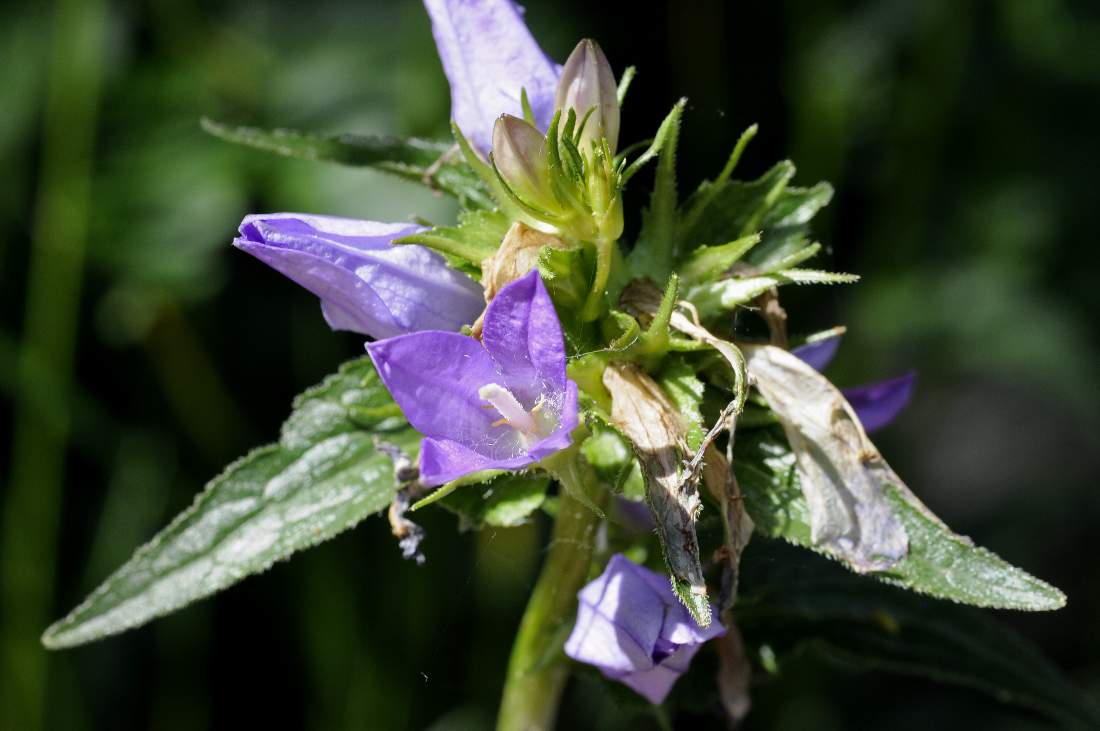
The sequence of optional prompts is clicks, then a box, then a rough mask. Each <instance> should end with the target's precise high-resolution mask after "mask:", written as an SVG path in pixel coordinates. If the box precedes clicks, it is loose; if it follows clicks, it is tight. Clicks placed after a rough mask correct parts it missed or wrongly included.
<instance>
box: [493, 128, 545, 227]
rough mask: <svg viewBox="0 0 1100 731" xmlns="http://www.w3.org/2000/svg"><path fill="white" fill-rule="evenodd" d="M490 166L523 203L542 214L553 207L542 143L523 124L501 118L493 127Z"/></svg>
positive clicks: (534, 132) (533, 130)
mask: <svg viewBox="0 0 1100 731" xmlns="http://www.w3.org/2000/svg"><path fill="white" fill-rule="evenodd" d="M492 158H493V163H494V164H495V165H496V167H497V170H498V171H500V176H501V177H502V178H504V181H505V182H506V183H508V185H509V187H511V189H512V191H513V192H514V193H516V195H518V196H519V197H520V198H522V199H523V200H524V202H526V203H529V204H531V205H533V206H537V207H539V208H543V209H545V210H553V209H554V208H555V207H557V201H556V199H555V198H554V193H553V191H552V189H551V187H550V176H549V173H548V172H547V167H546V139H545V138H544V137H543V136H542V133H541V132H539V131H538V130H537V129H535V128H534V127H532V126H531V125H530V124H528V123H527V122H525V121H523V120H522V119H519V118H518V117H513V116H512V115H510V114H502V115H500V117H499V118H498V119H497V121H496V124H495V125H494V126H493V153H492Z"/></svg>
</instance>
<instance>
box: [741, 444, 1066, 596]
mask: <svg viewBox="0 0 1100 731" xmlns="http://www.w3.org/2000/svg"><path fill="white" fill-rule="evenodd" d="M735 457H736V459H735V465H734V471H735V472H736V474H737V479H738V481H739V482H740V484H741V489H742V491H743V493H744V495H745V503H746V507H747V508H748V511H749V515H750V516H751V517H752V519H753V522H754V523H755V524H756V529H757V530H758V531H759V532H761V533H764V534H765V535H769V536H772V537H775V538H783V539H785V540H787V541H790V542H791V543H794V544H797V545H799V546H803V547H805V548H809V549H812V550H815V551H818V552H821V549H820V547H818V546H816V545H814V543H813V541H812V540H811V538H810V514H809V508H808V507H807V505H806V501H805V499H804V498H803V495H802V490H801V487H800V485H799V480H798V473H797V469H796V462H795V456H794V454H793V453H792V452H791V450H790V447H789V446H788V444H787V441H786V439H785V438H784V437H783V435H782V432H781V431H778V432H777V430H775V429H753V430H749V431H747V432H739V433H738V436H737V442H736V454H735ZM889 497H890V500H891V501H892V502H893V503H894V506H895V509H896V511H897V515H898V518H899V519H900V520H901V523H902V525H903V526H904V527H905V531H906V533H907V534H908V537H909V551H908V554H907V555H906V557H905V558H903V559H901V561H899V562H898V563H897V564H896V565H895V566H894V567H893V568H891V569H890V570H889V571H884V572H877V573H870V574H869V575H870V576H874V577H876V578H878V579H880V580H882V581H885V582H887V583H891V584H896V585H898V586H902V587H905V588H907V589H910V590H912V591H916V592H919V593H922V594H928V595H929V596H934V597H938V598H940V599H949V600H951V601H955V602H959V603H962V604H971V605H973V606H977V607H992V608H999V609H1021V610H1029V611H1042V610H1051V609H1058V608H1060V607H1062V606H1064V605H1065V601H1066V598H1065V595H1064V594H1062V592H1060V591H1058V589H1056V588H1054V587H1053V586H1051V585H1050V584H1047V583H1046V582H1044V581H1041V580H1039V579H1037V578H1035V577H1034V576H1031V575H1030V574H1028V573H1026V572H1025V571H1022V570H1021V569H1018V568H1016V567H1014V566H1012V565H1010V564H1008V563H1007V562H1005V561H1004V560H1002V559H1001V558H1000V557H998V556H997V555H996V554H994V553H992V552H991V551H988V550H986V549H984V548H979V547H977V546H975V545H973V544H972V543H971V542H970V541H969V540H968V539H966V538H963V537H961V536H958V535H956V534H954V533H952V532H951V531H950V530H949V529H948V528H947V527H946V526H944V525H943V524H942V523H940V522H939V521H938V520H935V519H934V518H933V517H932V516H931V515H929V514H927V513H926V512H924V511H922V510H920V509H919V508H917V507H916V506H914V505H911V504H910V503H909V502H908V501H907V500H906V499H905V498H904V497H902V495H901V493H900V492H898V491H896V490H893V491H892V494H890V496H889Z"/></svg>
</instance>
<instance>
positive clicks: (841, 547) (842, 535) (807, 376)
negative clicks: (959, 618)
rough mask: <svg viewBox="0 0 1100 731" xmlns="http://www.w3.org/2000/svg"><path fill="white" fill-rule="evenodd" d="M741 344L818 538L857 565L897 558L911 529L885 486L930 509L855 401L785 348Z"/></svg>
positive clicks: (884, 565) (879, 565) (870, 566)
mask: <svg viewBox="0 0 1100 731" xmlns="http://www.w3.org/2000/svg"><path fill="white" fill-rule="evenodd" d="M743 347H744V353H745V356H746V359H747V362H748V370H749V374H750V375H751V376H752V379H753V383H754V385H755V386H756V387H757V389H758V390H759V391H760V393H761V395H763V397H764V399H765V400H766V401H767V402H768V405H769V406H770V407H771V409H772V411H773V412H774V413H775V415H776V417H777V418H778V419H779V422H780V424H782V426H783V430H784V432H785V433H786V435H787V441H788V442H790V445H791V449H792V451H793V452H794V454H795V456H796V458H797V463H798V471H799V477H800V480H799V482H800V484H801V486H802V492H803V494H804V495H805V498H806V503H807V505H808V506H809V510H810V528H811V538H812V540H813V542H814V543H815V544H818V545H820V546H822V547H823V548H824V549H826V550H827V551H829V552H830V553H832V554H834V555H835V556H837V557H838V558H840V559H841V560H843V561H844V562H845V563H847V564H848V565H850V566H851V567H852V568H853V569H854V570H856V571H860V572H868V571H884V570H886V569H889V568H890V567H892V566H894V565H895V564H896V563H897V562H898V561H900V560H901V559H903V558H904V557H905V555H906V553H907V552H908V546H909V537H908V535H907V533H906V531H905V527H904V526H903V525H902V523H901V521H900V520H899V519H898V517H897V515H896V514H895V512H894V510H893V508H892V506H891V504H890V499H889V496H888V495H889V494H888V490H887V486H888V485H893V486H895V487H896V488H897V489H899V490H902V491H903V492H904V493H906V494H907V499H911V501H912V502H913V503H914V504H915V505H918V506H919V507H920V508H921V509H922V510H923V511H925V512H927V509H926V508H924V506H923V505H920V503H919V501H917V499H916V498H915V497H913V496H912V494H911V493H909V492H908V489H907V488H906V487H905V485H904V483H903V482H902V481H901V480H900V479H899V478H898V476H897V475H896V474H895V473H894V472H893V470H891V469H890V466H889V465H888V464H886V461H885V460H883V458H882V455H880V454H879V452H878V450H877V449H876V448H875V446H874V444H872V443H871V440H870V439H868V438H867V434H866V433H865V432H864V430H863V426H862V425H861V424H860V422H859V419H858V418H857V417H856V415H855V412H854V411H853V410H852V407H851V406H849V405H848V402H847V401H846V400H845V399H844V396H843V395H841V393H840V391H839V390H838V389H837V388H836V387H835V386H833V385H832V384H831V383H829V381H828V380H827V379H826V378H825V377H824V376H822V375H821V374H820V373H818V372H817V371H815V370H814V369H813V368H812V367H810V366H809V365H807V364H806V363H804V362H803V361H802V360H801V359H799V358H798V357H797V356H794V355H792V354H791V353H789V352H787V351H786V350H783V349H782V348H777V347H774V346H771V345H745V346H743ZM929 515H930V514H929Z"/></svg>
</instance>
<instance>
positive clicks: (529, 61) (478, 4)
mask: <svg viewBox="0 0 1100 731" xmlns="http://www.w3.org/2000/svg"><path fill="white" fill-rule="evenodd" d="M424 6H425V7H426V8H427V9H428V15H430V16H431V19H432V35H433V36H435V45H436V48H437V49H438V50H439V58H440V60H441V61H442V62H443V71H444V72H445V73H446V74H447V80H448V81H449V82H450V84H451V118H452V119H453V120H454V121H455V124H457V125H458V128H459V129H460V130H462V133H463V134H464V135H465V136H466V138H467V139H468V140H469V141H470V144H472V145H473V146H474V148H475V149H476V150H478V151H479V152H481V153H482V154H483V155H485V154H488V152H489V149H490V147H491V145H492V139H493V123H494V122H495V121H496V120H497V117H499V116H500V115H502V114H511V115H512V116H515V117H522V116H523V106H522V104H521V102H520V92H521V90H526V92H527V101H528V103H529V104H530V105H531V111H532V112H533V113H534V118H535V120H534V121H535V126H536V127H538V128H539V129H540V130H542V131H545V130H546V128H547V127H548V126H550V120H551V119H552V118H553V116H554V95H555V93H556V91H557V85H558V77H559V76H561V67H560V66H558V65H557V64H556V63H554V62H553V61H551V60H550V58H549V57H547V55H546V54H545V53H543V52H542V49H541V48H539V45H538V43H536V42H535V39H534V38H533V37H532V36H531V31H529V30H527V26H526V24H524V22H523V9H522V8H521V7H520V6H519V5H516V4H515V3H514V2H512V0H424Z"/></svg>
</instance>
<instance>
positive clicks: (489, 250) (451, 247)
mask: <svg viewBox="0 0 1100 731" xmlns="http://www.w3.org/2000/svg"><path fill="white" fill-rule="evenodd" d="M510 225H511V222H510V221H509V219H508V217H507V216H506V215H504V214H503V213H501V212H500V211H466V212H463V213H460V214H458V225H457V226H436V227H435V228H432V229H429V230H427V231H421V232H419V233H415V234H411V235H409V236H404V237H402V238H400V239H396V240H394V242H393V243H394V244H418V245H420V246H426V247H428V248H429V249H434V250H435V251H438V252H440V253H441V254H446V255H448V256H453V257H456V258H458V259H461V260H463V261H466V262H468V263H469V264H471V265H472V266H473V267H475V268H478V269H480V267H481V262H482V261H484V260H485V259H488V258H489V257H491V256H492V255H493V254H495V253H496V251H497V249H498V248H499V247H500V242H501V240H503V239H504V235H505V234H507V233H508V227H509V226H510Z"/></svg>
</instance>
